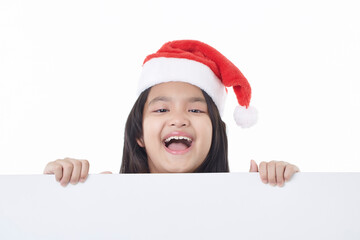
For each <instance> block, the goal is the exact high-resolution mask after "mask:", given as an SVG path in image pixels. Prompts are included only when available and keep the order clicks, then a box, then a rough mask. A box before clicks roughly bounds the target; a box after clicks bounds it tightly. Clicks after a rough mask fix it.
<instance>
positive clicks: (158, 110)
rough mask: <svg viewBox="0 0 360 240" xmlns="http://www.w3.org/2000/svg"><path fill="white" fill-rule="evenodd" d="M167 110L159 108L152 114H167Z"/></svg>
mask: <svg viewBox="0 0 360 240" xmlns="http://www.w3.org/2000/svg"><path fill="white" fill-rule="evenodd" d="M168 111H169V110H167V109H165V108H161V109H157V110H155V111H154V112H158V113H164V112H168Z"/></svg>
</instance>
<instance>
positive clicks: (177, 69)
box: [138, 57, 227, 114]
mask: <svg viewBox="0 0 360 240" xmlns="http://www.w3.org/2000/svg"><path fill="white" fill-rule="evenodd" d="M177 81H178V82H186V83H190V84H192V85H195V86H197V87H199V88H201V89H202V90H204V91H205V92H206V93H207V94H208V95H209V96H210V97H211V98H212V100H213V101H214V103H215V104H216V106H217V108H218V109H219V112H220V114H222V113H223V111H224V106H225V100H226V95H227V93H226V90H225V87H224V85H223V84H222V83H221V81H220V79H219V78H218V77H217V76H216V75H215V74H214V72H213V71H211V69H210V68H209V67H208V66H206V65H205V64H202V63H200V62H197V61H193V60H189V59H184V58H166V57H158V58H153V59H150V60H149V61H147V62H146V63H145V64H144V65H143V69H142V73H141V76H140V79H139V84H138V94H140V93H141V92H142V91H144V90H145V89H147V88H149V87H152V86H154V85H156V84H160V83H165V82H177Z"/></svg>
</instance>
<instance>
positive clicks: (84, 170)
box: [44, 158, 90, 187]
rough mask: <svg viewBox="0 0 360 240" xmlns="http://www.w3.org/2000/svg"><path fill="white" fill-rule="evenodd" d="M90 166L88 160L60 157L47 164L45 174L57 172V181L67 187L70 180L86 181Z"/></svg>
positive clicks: (76, 181)
mask: <svg viewBox="0 0 360 240" xmlns="http://www.w3.org/2000/svg"><path fill="white" fill-rule="evenodd" d="M89 167H90V165H89V162H88V161H87V160H77V159H72V158H65V159H58V160H56V161H53V162H49V163H48V164H47V165H46V167H45V169H44V174H55V179H56V181H58V182H60V184H61V185H62V186H64V187H65V186H66V185H67V184H68V183H69V182H70V183H71V184H77V183H78V182H79V181H80V182H85V180H86V178H87V176H88V175H89Z"/></svg>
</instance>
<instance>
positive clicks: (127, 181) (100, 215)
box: [0, 173, 360, 240]
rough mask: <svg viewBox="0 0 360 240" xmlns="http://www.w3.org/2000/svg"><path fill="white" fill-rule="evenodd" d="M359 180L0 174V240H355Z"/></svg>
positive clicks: (359, 224) (334, 176) (359, 226)
mask: <svg viewBox="0 0 360 240" xmlns="http://www.w3.org/2000/svg"><path fill="white" fill-rule="evenodd" d="M359 190H360V173H297V174H296V175H295V176H294V177H293V179H292V180H291V181H290V182H288V183H286V184H285V186H284V187H283V188H279V187H272V186H270V185H266V184H263V183H262V182H261V181H260V179H259V176H258V174H257V173H214V174H114V175H90V176H89V178H88V180H87V181H86V182H85V183H80V184H77V185H75V186H74V185H68V186H67V187H65V188H64V187H61V186H60V184H59V183H58V182H56V181H55V179H54V176H51V175H0V194H1V197H0V239H157V240H158V239H276V240H279V239H360V207H359V206H360V191H359Z"/></svg>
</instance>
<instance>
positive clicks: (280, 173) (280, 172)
mask: <svg viewBox="0 0 360 240" xmlns="http://www.w3.org/2000/svg"><path fill="white" fill-rule="evenodd" d="M285 166H286V163H285V162H277V163H276V182H277V185H278V186H279V187H282V186H283V185H284V181H285V179H284V171H285Z"/></svg>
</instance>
